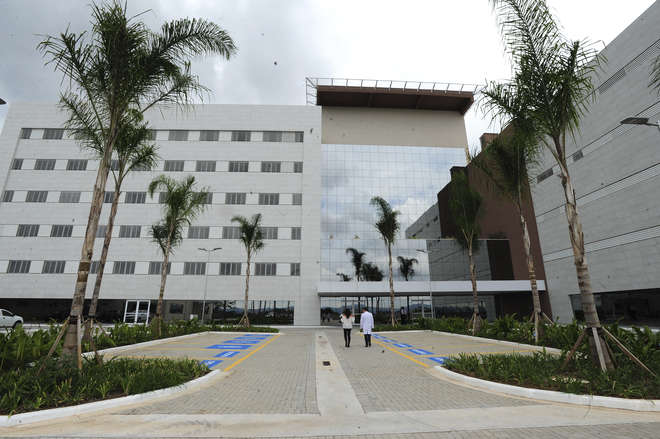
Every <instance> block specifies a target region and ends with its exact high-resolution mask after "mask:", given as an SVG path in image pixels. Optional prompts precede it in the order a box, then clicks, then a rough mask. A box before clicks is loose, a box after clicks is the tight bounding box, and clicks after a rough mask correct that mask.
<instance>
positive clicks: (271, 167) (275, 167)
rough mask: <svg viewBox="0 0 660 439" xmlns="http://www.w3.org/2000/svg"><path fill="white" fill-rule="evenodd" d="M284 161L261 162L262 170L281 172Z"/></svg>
mask: <svg viewBox="0 0 660 439" xmlns="http://www.w3.org/2000/svg"><path fill="white" fill-rule="evenodd" d="M281 166H282V162H261V172H280V168H281Z"/></svg>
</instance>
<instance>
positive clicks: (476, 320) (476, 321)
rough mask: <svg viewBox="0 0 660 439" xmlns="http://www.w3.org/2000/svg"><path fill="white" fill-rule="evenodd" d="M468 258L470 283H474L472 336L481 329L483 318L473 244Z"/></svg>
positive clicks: (469, 245)
mask: <svg viewBox="0 0 660 439" xmlns="http://www.w3.org/2000/svg"><path fill="white" fill-rule="evenodd" d="M468 258H469V262H470V281H471V282H472V335H475V334H476V333H477V332H478V331H479V330H480V329H481V317H480V316H479V297H478V295H477V272H476V270H475V266H474V257H473V255H472V242H470V243H469V244H468Z"/></svg>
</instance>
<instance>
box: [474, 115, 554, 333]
mask: <svg viewBox="0 0 660 439" xmlns="http://www.w3.org/2000/svg"><path fill="white" fill-rule="evenodd" d="M538 145H539V143H538V138H536V136H535V134H534V132H533V130H531V129H529V126H528V123H527V122H526V121H524V120H517V119H515V120H512V121H511V123H510V124H509V126H508V127H507V128H506V129H505V130H504V131H503V132H502V133H501V134H500V135H499V136H498V137H497V138H495V139H494V140H493V141H492V142H491V143H490V144H489V145H488V147H487V148H486V149H485V150H484V151H482V153H481V154H479V155H477V156H476V157H472V160H471V163H472V164H474V165H475V166H477V167H478V168H479V169H480V170H481V171H483V172H484V174H486V175H487V176H488V177H489V180H490V181H491V182H492V183H493V185H494V186H495V189H496V191H497V192H498V193H499V194H500V195H501V196H503V197H504V198H506V199H508V200H509V201H510V202H511V203H512V204H513V205H514V206H515V208H516V211H517V212H518V217H519V220H520V228H521V232H522V240H523V248H524V250H525V258H526V261H527V272H528V274H529V281H530V285H531V290H532V305H533V308H534V310H533V315H532V319H533V320H534V340H535V341H536V343H538V342H539V323H540V320H541V318H542V317H545V318H546V319H547V320H550V319H549V318H548V317H547V316H545V314H542V312H541V300H540V298H539V290H538V285H537V283H536V270H535V268H534V259H533V258H532V252H531V245H530V239H529V230H528V227H527V220H526V219H525V215H524V213H523V203H525V202H526V201H527V199H526V197H527V194H529V175H528V169H530V168H533V167H534V166H536V163H537V160H538V159H537V157H538V153H539V147H538Z"/></svg>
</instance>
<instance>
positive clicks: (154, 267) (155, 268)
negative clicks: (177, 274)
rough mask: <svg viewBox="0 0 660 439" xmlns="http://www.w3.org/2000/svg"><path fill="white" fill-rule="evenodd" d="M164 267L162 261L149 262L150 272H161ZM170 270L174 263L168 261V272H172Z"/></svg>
mask: <svg viewBox="0 0 660 439" xmlns="http://www.w3.org/2000/svg"><path fill="white" fill-rule="evenodd" d="M162 269H163V262H162V261H151V262H149V274H161V273H160V270H162ZM170 270H172V263H171V262H168V263H167V274H170Z"/></svg>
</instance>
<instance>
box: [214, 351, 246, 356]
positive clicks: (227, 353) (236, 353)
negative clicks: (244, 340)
mask: <svg viewBox="0 0 660 439" xmlns="http://www.w3.org/2000/svg"><path fill="white" fill-rule="evenodd" d="M238 354H240V352H238V351H225V352H220V353H219V354H216V355H214V357H216V358H231V357H235V356H236V355H238Z"/></svg>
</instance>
